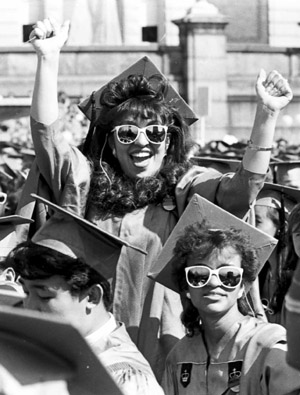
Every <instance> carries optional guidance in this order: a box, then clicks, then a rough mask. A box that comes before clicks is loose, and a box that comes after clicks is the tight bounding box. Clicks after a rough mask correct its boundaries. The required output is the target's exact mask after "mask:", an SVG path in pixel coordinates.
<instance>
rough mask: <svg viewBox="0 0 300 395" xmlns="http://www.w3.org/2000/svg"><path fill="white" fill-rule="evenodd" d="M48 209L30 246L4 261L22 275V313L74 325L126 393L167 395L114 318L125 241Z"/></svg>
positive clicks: (70, 215) (16, 250) (24, 245)
mask: <svg viewBox="0 0 300 395" xmlns="http://www.w3.org/2000/svg"><path fill="white" fill-rule="evenodd" d="M44 202H45V201H44ZM46 202H47V201H46ZM47 204H48V206H50V208H51V209H54V211H55V213H54V215H52V216H51V218H50V219H49V220H47V221H46V223H45V224H44V225H43V226H42V227H41V228H40V229H39V231H38V232H37V233H36V234H35V235H34V236H33V237H32V240H31V241H26V242H23V243H20V244H19V245H17V246H16V247H15V248H14V249H13V250H12V251H11V252H10V253H9V255H8V257H7V260H6V261H7V264H9V265H10V266H12V267H14V268H15V269H16V271H17V272H18V273H19V274H20V283H21V284H22V286H23V289H24V292H25V294H26V298H25V299H24V301H23V305H24V308H27V309H32V310H36V311H39V312H41V313H48V314H53V315H54V316H55V317H56V318H59V319H61V320H62V321H63V322H67V323H69V324H71V325H73V326H74V327H75V328H76V329H77V330H78V331H79V332H80V333H81V335H82V336H83V337H84V338H85V340H86V341H87V343H88V344H89V345H90V347H91V349H92V350H93V351H94V352H95V354H96V355H97V356H98V358H99V359H100V361H101V362H102V364H103V365H104V366H105V367H106V369H107V370H108V372H109V373H110V374H111V375H112V377H113V378H114V380H115V382H116V383H117V384H118V386H119V387H120V389H121V390H122V392H123V393H124V394H126V395H133V394H136V395H150V394H153V393H155V394H159V395H163V391H162V389H161V387H160V386H159V384H158V382H157V381H156V379H155V377H154V374H153V372H152V370H151V368H150V365H149V363H148V362H147V361H146V359H145V358H144V357H143V355H142V354H141V353H140V351H139V350H138V349H137V347H136V345H135V344H134V343H133V342H132V340H131V339H130V337H129V335H128V333H127V331H126V328H125V325H124V324H123V323H121V322H118V321H117V320H116V319H115V317H114V315H113V314H112V313H111V304H112V294H111V287H110V282H111V278H112V273H113V272H114V270H115V266H116V263H117V260H118V257H119V255H120V253H121V247H122V245H123V244H124V243H125V242H123V241H122V240H121V239H119V238H115V237H114V236H113V235H110V234H108V233H107V232H103V231H102V230H101V229H99V228H97V227H96V226H94V225H93V224H92V223H89V222H88V221H85V220H84V219H81V218H80V217H78V216H76V215H74V214H73V213H70V212H68V211H67V210H62V209H60V207H58V206H56V205H53V204H51V203H50V202H47ZM126 244H127V246H128V248H135V247H133V246H130V245H129V244H128V243H126ZM91 246H94V249H93V250H92V249H91ZM107 261H109V262H110V267H109V268H108V267H107ZM99 390H100V389H99ZM100 392H101V390H100Z"/></svg>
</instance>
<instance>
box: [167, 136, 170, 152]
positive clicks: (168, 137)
mask: <svg viewBox="0 0 300 395" xmlns="http://www.w3.org/2000/svg"><path fill="white" fill-rule="evenodd" d="M170 141H171V139H170V135H169V134H167V137H166V152H167V151H168V148H169V145H170Z"/></svg>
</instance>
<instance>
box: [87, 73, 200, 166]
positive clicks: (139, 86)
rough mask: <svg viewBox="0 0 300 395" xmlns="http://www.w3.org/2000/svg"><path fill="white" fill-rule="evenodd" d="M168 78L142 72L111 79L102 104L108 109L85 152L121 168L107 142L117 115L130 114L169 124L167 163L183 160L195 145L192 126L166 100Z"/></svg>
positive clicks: (97, 121)
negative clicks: (191, 130)
mask: <svg viewBox="0 0 300 395" xmlns="http://www.w3.org/2000/svg"><path fill="white" fill-rule="evenodd" d="M167 90H168V81H167V80H166V79H165V78H163V77H162V76H161V75H153V76H151V77H149V78H147V77H145V76H143V75H130V76H128V77H127V78H125V79H123V80H121V81H118V82H111V83H109V84H107V85H106V87H105V88H104V90H103V92H102V94H101V97H100V105H101V106H102V107H104V108H105V109H106V111H103V114H102V115H101V117H100V119H98V120H96V121H95V122H94V123H95V125H96V126H95V131H94V133H93V136H92V137H91V138H90V139H89V140H90V142H89V141H88V139H87V140H86V142H85V145H84V150H83V151H84V153H85V154H86V155H87V156H88V157H89V158H90V159H91V160H93V161H98V160H99V158H100V156H101V157H102V160H103V161H104V162H106V163H108V164H109V165H111V166H112V167H113V168H116V169H118V163H117V160H116V158H115V157H114V156H113V155H112V152H111V149H110V147H109V145H108V144H107V139H108V138H109V133H110V132H111V130H112V129H113V127H114V126H116V124H115V120H116V119H118V117H120V116H122V115H126V114H130V115H131V116H132V117H134V118H135V117H137V116H140V117H142V118H144V119H149V120H153V122H155V120H156V119H158V118H160V119H161V121H162V123H163V124H164V125H167V126H169V128H168V133H169V136H170V145H169V148H168V152H167V158H166V163H167V164H173V163H174V164H175V163H184V162H185V161H186V160H187V158H188V152H189V150H190V148H191V146H192V144H193V142H192V139H191V136H190V134H189V128H188V125H187V123H186V122H185V120H184V119H183V117H182V116H181V115H180V114H179V112H178V110H177V109H176V108H175V107H174V106H172V105H171V104H169V103H167V102H166V101H165V95H166V92H167Z"/></svg>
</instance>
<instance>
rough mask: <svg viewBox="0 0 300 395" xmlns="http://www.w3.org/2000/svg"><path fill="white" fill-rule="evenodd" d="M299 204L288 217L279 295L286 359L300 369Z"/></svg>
mask: <svg viewBox="0 0 300 395" xmlns="http://www.w3.org/2000/svg"><path fill="white" fill-rule="evenodd" d="M299 224H300V204H297V205H296V206H295V207H294V209H293V211H292V213H291V215H290V219H289V224H288V233H289V242H288V256H287V260H286V264H285V267H284V274H285V278H284V280H285V281H283V283H282V289H281V291H282V292H281V295H282V297H283V298H284V305H285V309H286V330H287V342H288V353H287V361H288V363H289V364H290V365H291V366H293V367H294V368H295V369H298V371H300V348H299V345H300V342H299V331H300V314H299V313H300V264H299V260H300V228H299Z"/></svg>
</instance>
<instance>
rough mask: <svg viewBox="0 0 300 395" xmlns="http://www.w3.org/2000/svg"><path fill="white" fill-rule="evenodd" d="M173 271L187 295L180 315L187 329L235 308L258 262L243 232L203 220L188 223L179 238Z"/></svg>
mask: <svg viewBox="0 0 300 395" xmlns="http://www.w3.org/2000/svg"><path fill="white" fill-rule="evenodd" d="M174 254H176V256H177V264H176V265H174V270H173V275H174V277H175V281H176V282H177V284H178V288H179V290H180V292H181V293H182V294H185V295H186V297H187V303H185V308H184V312H183V315H182V321H183V324H184V325H185V326H186V328H187V329H188V331H191V332H193V330H194V329H195V328H197V327H199V320H201V319H202V320H203V318H205V317H207V316H214V317H222V316H224V315H226V314H227V313H228V312H229V311H233V310H236V311H238V309H240V310H241V312H242V313H246V311H245V310H244V309H243V306H242V304H241V305H240V306H239V305H238V301H239V300H241V298H242V297H243V294H244V289H245V286H246V285H249V284H251V283H252V282H253V281H254V280H255V278H256V276H257V273H258V270H259V262H258V259H257V255H256V252H255V249H254V247H253V246H252V244H250V242H249V240H248V238H247V236H246V235H244V234H243V233H242V232H241V231H240V230H236V229H233V228H231V229H226V230H219V229H210V228H209V226H207V225H204V224H199V223H195V224H193V225H189V226H187V227H186V228H185V229H184V230H183V233H182V236H181V237H180V238H179V239H178V241H177V243H176V246H175V249H174Z"/></svg>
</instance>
